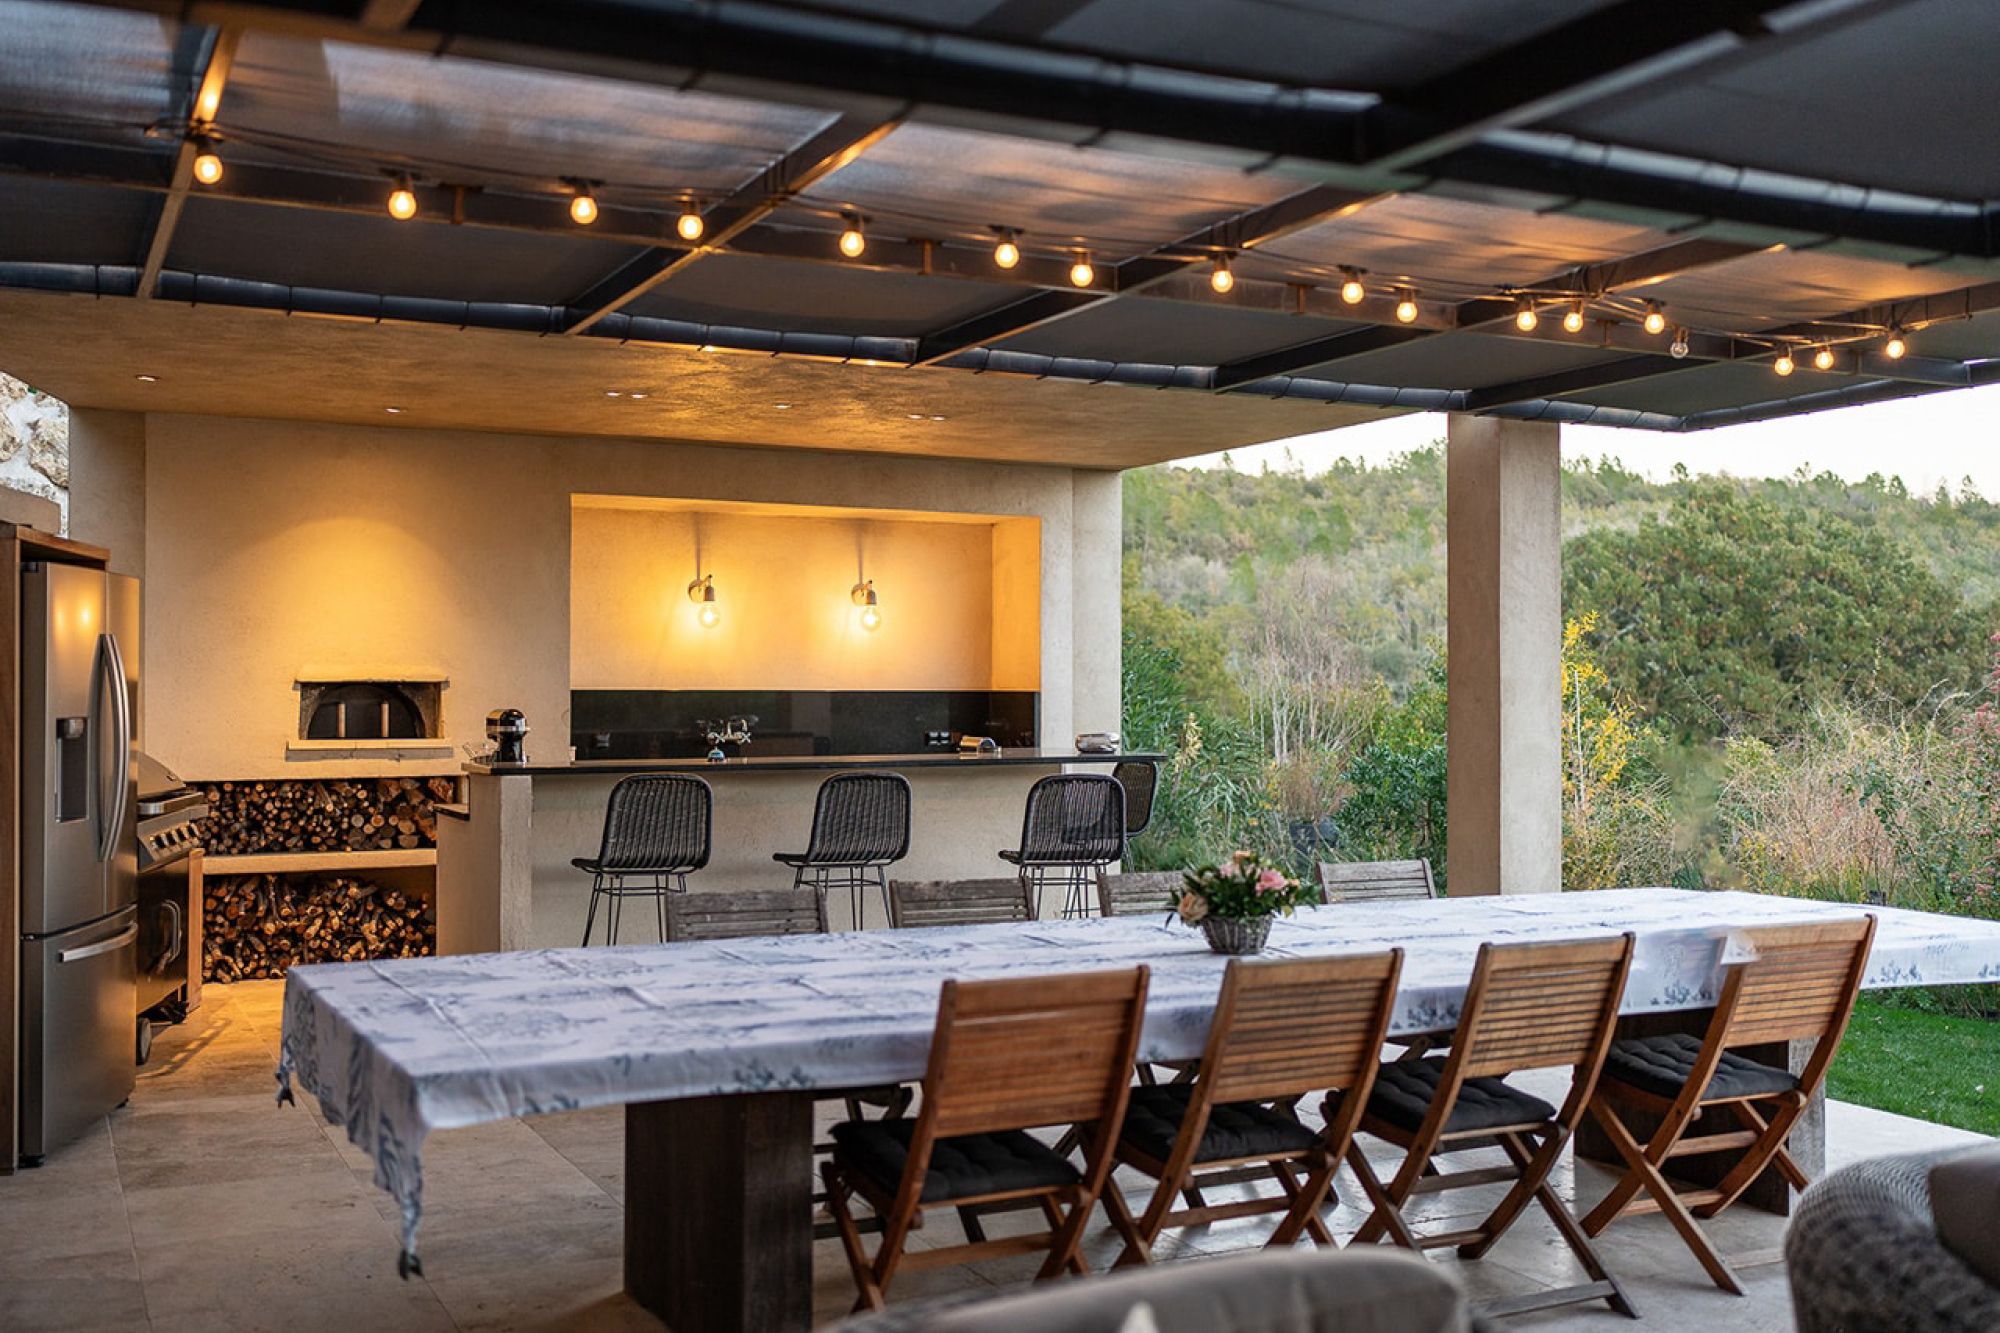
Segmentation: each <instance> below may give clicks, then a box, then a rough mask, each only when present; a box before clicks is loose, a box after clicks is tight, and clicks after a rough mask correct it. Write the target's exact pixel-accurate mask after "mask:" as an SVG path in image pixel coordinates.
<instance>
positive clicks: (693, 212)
mask: <svg viewBox="0 0 2000 1333" xmlns="http://www.w3.org/2000/svg"><path fill="white" fill-rule="evenodd" d="M707 230H708V224H707V223H705V222H703V221H702V220H701V210H700V209H698V208H696V207H695V206H694V200H692V199H690V200H688V201H687V202H686V203H685V204H682V205H681V216H680V219H679V221H677V222H675V223H674V232H675V234H676V235H678V236H679V237H680V238H681V239H682V240H684V241H698V240H700V239H701V234H702V233H703V232H704V231H707Z"/></svg>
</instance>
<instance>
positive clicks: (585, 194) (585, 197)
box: [569, 184, 597, 227]
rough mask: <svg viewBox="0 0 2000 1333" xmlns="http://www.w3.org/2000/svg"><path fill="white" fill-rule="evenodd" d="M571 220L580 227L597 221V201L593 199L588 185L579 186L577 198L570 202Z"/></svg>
mask: <svg viewBox="0 0 2000 1333" xmlns="http://www.w3.org/2000/svg"><path fill="white" fill-rule="evenodd" d="M569 220H570V221H571V222H574V223H575V224H576V225H577V226H579V227H588V226H589V225H590V224H591V223H593V222H595V221H597V200H596V199H594V198H592V197H591V193H590V187H589V186H588V185H583V184H578V185H577V187H576V197H575V198H574V199H572V200H570V201H569Z"/></svg>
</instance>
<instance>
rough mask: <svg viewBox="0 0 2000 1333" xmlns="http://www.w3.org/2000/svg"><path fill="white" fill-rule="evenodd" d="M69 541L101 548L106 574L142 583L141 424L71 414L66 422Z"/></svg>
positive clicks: (119, 416)
mask: <svg viewBox="0 0 2000 1333" xmlns="http://www.w3.org/2000/svg"><path fill="white" fill-rule="evenodd" d="M69 535H70V536H71V537H72V538H74V539H75V540H77V541H80V542H89V543H91V544H92V545H94V546H102V547H106V548H107V549H109V550H110V552H111V571H112V573H114V574H130V575H132V576H133V577H134V578H141V579H143V578H145V577H146V418H145V416H144V415H143V414H142V413H138V412H111V411H104V410H101V409H96V408H82V407H79V408H75V409H73V410H72V411H71V412H70V417H69Z"/></svg>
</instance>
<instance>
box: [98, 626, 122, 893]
mask: <svg viewBox="0 0 2000 1333" xmlns="http://www.w3.org/2000/svg"><path fill="white" fill-rule="evenodd" d="M97 668H98V670H99V671H101V672H103V673H104V674H105V675H106V676H108V677H109V684H110V686H111V717H112V729H113V732H114V734H115V735H116V736H117V738H118V759H117V761H116V762H115V763H113V764H112V765H111V766H110V771H109V772H107V773H103V774H100V775H99V778H98V782H99V790H98V802H97V818H98V826H97V859H98V860H100V861H109V860H110V859H111V858H112V856H113V855H114V854H115V853H116V852H117V850H118V836H119V835H120V834H121V833H123V832H124V831H125V815H124V811H125V785H126V783H127V782H128V781H130V774H131V771H132V699H131V696H130V695H129V694H128V693H127V692H126V688H125V657H124V654H122V653H120V652H119V651H118V636H117V635H115V634H100V635H98V637H97ZM92 706H93V707H95V706H96V701H95V699H94V698H93V700H92Z"/></svg>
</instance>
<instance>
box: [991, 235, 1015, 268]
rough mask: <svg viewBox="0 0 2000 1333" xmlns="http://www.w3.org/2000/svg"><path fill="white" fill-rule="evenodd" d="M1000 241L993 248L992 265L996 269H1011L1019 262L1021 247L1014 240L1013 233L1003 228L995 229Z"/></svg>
mask: <svg viewBox="0 0 2000 1333" xmlns="http://www.w3.org/2000/svg"><path fill="white" fill-rule="evenodd" d="M996 230H997V231H999V233H1000V239H999V240H998V241H997V242H995V244H994V246H993V263H994V265H995V266H996V267H998V268H1013V267H1014V266H1015V265H1016V264H1018V263H1020V262H1021V245H1020V242H1018V241H1016V240H1015V239H1014V233H1013V232H1012V231H1009V230H1007V229H1006V228H1004V227H1001V228H996Z"/></svg>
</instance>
